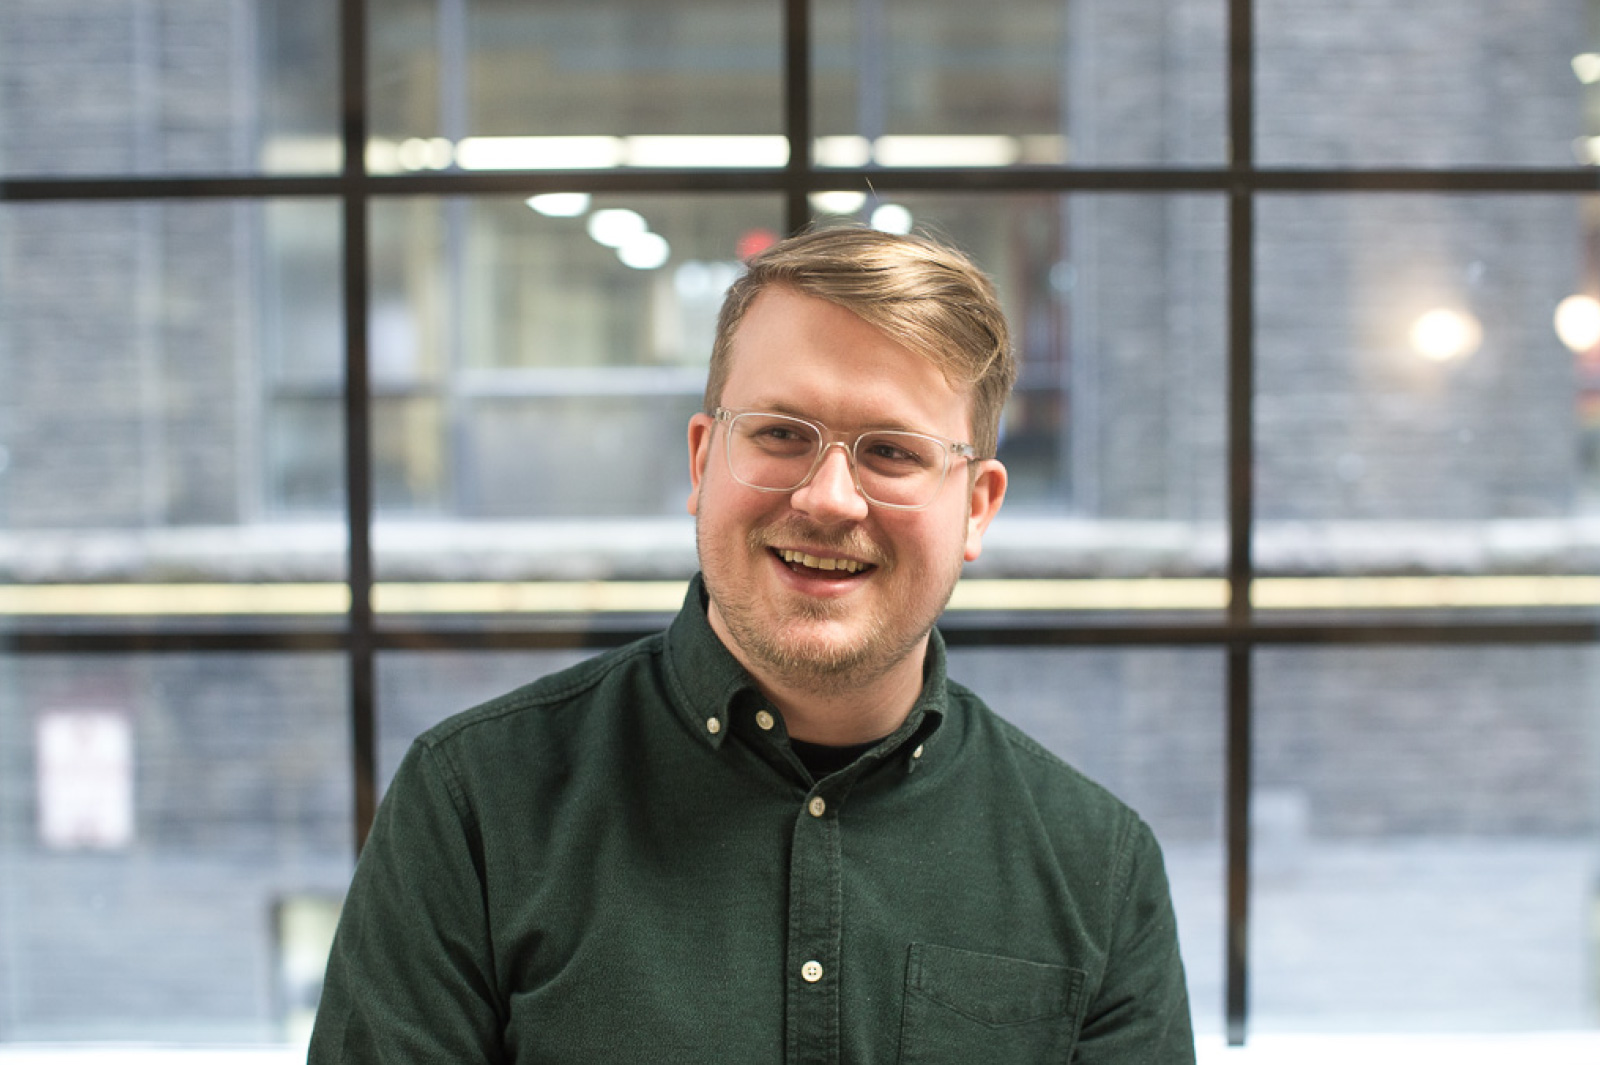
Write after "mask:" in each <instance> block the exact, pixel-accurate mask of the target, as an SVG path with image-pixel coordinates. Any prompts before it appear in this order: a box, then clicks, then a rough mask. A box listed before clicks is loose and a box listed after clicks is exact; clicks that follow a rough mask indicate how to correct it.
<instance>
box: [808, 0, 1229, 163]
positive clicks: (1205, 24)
mask: <svg viewBox="0 0 1600 1065" xmlns="http://www.w3.org/2000/svg"><path fill="white" fill-rule="evenodd" d="M1225 15H1226V9H1225V5H1224V4H1222V3H1220V2H1217V0H1204V2H1201V3H1190V4H1177V3H1171V2H1168V0H1138V2H1136V3H1129V2H1127V0H1115V2H1113V0H1087V2H1082V3H1076V2H1075V3H1071V4H1062V3H1054V2H1045V0H1013V2H1008V3H1005V4H995V5H984V4H971V3H956V2H953V0H938V2H935V3H928V2H926V0H916V2H913V0H817V3H816V4H815V5H814V14H813V16H812V36H813V41H814V48H815V60H814V66H813V79H814V82H815V85H814V91H815V108H816V132H817V134H818V137H819V139H818V141H817V143H816V148H815V155H816V159H817V162H818V163H819V164H820V165H822V166H865V165H867V164H869V163H874V164H877V165H880V166H890V167H894V166H919V167H920V166H961V167H968V166H978V167H983V166H991V167H992V166H1011V165H1017V164H1034V165H1052V164H1056V165H1059V164H1063V163H1066V164H1074V165H1077V164H1082V165H1096V166H1106V165H1126V166H1132V165H1137V166H1193V165H1200V164H1208V163H1209V164H1218V163H1221V162H1223V129H1224V123H1223V118H1224V104H1223V89H1224V78H1223V70H1224V66H1223V60H1224V56H1225V35H1224V30H1225V26H1226V19H1225Z"/></svg>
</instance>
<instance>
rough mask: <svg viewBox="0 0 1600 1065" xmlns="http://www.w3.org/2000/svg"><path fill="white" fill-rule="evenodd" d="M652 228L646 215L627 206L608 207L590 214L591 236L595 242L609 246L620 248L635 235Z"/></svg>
mask: <svg viewBox="0 0 1600 1065" xmlns="http://www.w3.org/2000/svg"><path fill="white" fill-rule="evenodd" d="M649 229H650V225H649V223H648V222H646V221H645V220H644V216H643V215H641V214H640V213H639V212H638V211H630V210H628V209H627V208H626V207H608V208H606V209H605V210H603V211H596V212H595V213H594V214H592V215H590V216H589V224H588V230H589V236H591V237H593V238H594V240H595V243H597V244H604V245H605V246H606V247H608V248H620V247H622V245H624V244H626V243H627V242H628V241H629V240H630V239H632V238H633V237H636V236H638V235H639V234H640V233H646V232H648V231H649Z"/></svg>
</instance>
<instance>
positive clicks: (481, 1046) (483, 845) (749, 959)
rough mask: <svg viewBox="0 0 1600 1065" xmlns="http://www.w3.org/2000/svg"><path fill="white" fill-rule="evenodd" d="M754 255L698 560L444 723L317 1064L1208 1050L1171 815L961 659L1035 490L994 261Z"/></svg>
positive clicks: (968, 1057) (395, 809) (342, 956)
mask: <svg viewBox="0 0 1600 1065" xmlns="http://www.w3.org/2000/svg"><path fill="white" fill-rule="evenodd" d="M748 265H749V269H748V272H747V273H746V274H745V275H744V276H743V277H742V278H741V279H740V280H739V281H738V282H736V283H735V284H734V286H733V287H732V288H731V289H730V291H729V294H728V297H727V301H726V303H725V305H724V308H723V312H722V316H721V319H720V321H719V324H718V336H717V340H716V344H715V348H714V351H713V355H712V363H711V372H710V380H709V382H708V385H707V390H706V403H705V410H704V412H703V413H700V414H696V415H695V416H694V417H693V418H692V419H691V420H690V423H689V439H688V443H689V459H690V475H691V478H692V481H693V493H692V496H691V498H690V500H689V511H690V512H691V513H692V514H694V515H695V518H696V527H697V535H698V544H699V553H700V563H701V568H702V576H701V577H698V578H696V580H694V581H693V582H692V583H691V585H690V589H689V593H688V596H687V598H686V600H685V602H684V606H683V609H682V612H681V613H680V614H679V615H678V617H677V619H676V620H675V621H674V622H673V624H672V626H671V627H670V628H669V629H668V630H667V631H666V632H665V633H663V634H661V635H658V636H656V637H652V638H650V639H647V640H644V641H642V642H640V643H638V644H635V645H632V646H630V647H626V648H623V649H621V650H618V651H614V652H611V653H608V654H604V655H601V656H599V657H597V658H595V659H592V660H590V661H588V662H587V663H584V664H582V665H579V666H577V667H575V668H573V669H569V670H566V671H564V672H562V673H558V674H555V675H554V676H550V677H546V678H544V679H543V680H541V681H538V682H536V683H534V684H532V685H530V686H529V687H526V688H523V689H521V690H519V691H517V692H514V693H512V694H510V695H507V696H504V697H502V698H501V699H498V700H496V701H494V702H492V703H489V704H487V705H486V706H483V707H480V708H478V709H477V710H474V711H470V712H468V713H467V714H464V715H461V716H458V717H455V718H452V719H450V720H449V721H446V722H445V723H444V724H442V725H439V726H438V727H436V728H434V729H433V730H431V731H430V732H428V733H427V734H425V735H424V736H422V737H421V738H420V739H419V740H418V741H417V742H416V744H415V745H414V746H413V747H412V749H411V751H410V753H409V754H408V755H407V757H406V760H405V762H404V763H403V764H402V766H401V768H400V769H399V771H398V773H397V774H396V777H395V780H394V782H393V784H392V785H391V787H390V788H389V791H388V794H387V796H386V797H385V799H384V802H383V805H382V807H381V809H380V811H379V814H378V818H377V821H376V823H375V825H374V826H373V832H372V835H371V838H370V839H369V841H368V843H367V846H366V849H365V851H364V852H363V854H362V856H361V860H360V862H359V864H358V866H357V869H356V875H355V879H354V881H353V883H352V885H351V888H350V893H349V896H348V898H347V900H346V903H345V909H344V913H343V915H342V917H341V920H340V926H339V932H338V936H337V938H336V941H335V943H334V948H333V953H332V957H331V958H330V961H329V965H328V977H327V982H326V985H325V988H324V992H323V999H322V1006H321V1009H320V1011H319V1013H318V1018H317V1025H316V1030H315V1034H314V1036H313V1039H312V1044H311V1055H310V1059H311V1061H312V1062H313V1063H319V1065H320V1063H333V1062H395V1063H399V1062H407V1063H410V1062H457V1063H464V1062H539V1063H545V1062H606V1063H619V1062H652V1063H659V1062H696V1063H706V1062H713V1063H721V1062H728V1063H739V1065H744V1063H750V1062H788V1063H801V1062H805V1063H809V1062H817V1063H843V1065H857V1063H860V1065H866V1063H880V1062H881V1063H889V1065H892V1063H896V1062H901V1063H910V1062H923V1063H930V1062H931V1063H938V1062H950V1063H961V1065H973V1063H985V1065H997V1063H998V1065H1006V1063H1013V1062H1061V1063H1065V1062H1077V1063H1081V1065H1096V1063H1131V1062H1151V1063H1158V1065H1171V1063H1182V1062H1190V1061H1192V1060H1193V1054H1194V1048H1193V1039H1192V1036H1191V1033H1190V1022H1189V1014H1188V1003H1187V998H1186V994H1185V989H1184V980H1183V967H1182V963H1181V962H1180V960H1179V956H1178V947H1177V938H1176V929H1175V925H1174V920H1173V914H1172V907H1171V903H1170V899H1169V896H1168V890H1167V884H1166V879H1165V874H1164V872H1163V871H1162V865H1161V857H1160V852H1159V850H1158V848H1157V846H1156V844H1155V841H1154V840H1153V838H1152V836H1151V834H1150V832H1149V830H1148V828H1146V827H1145V825H1144V823H1143V822H1142V821H1140V820H1139V819H1138V818H1137V817H1136V816H1135V815H1134V814H1133V813H1132V812H1130V811H1129V810H1128V809H1127V808H1126V807H1124V806H1122V805H1121V804H1120V803H1119V802H1117V801H1116V800H1115V799H1113V798H1112V797H1111V796H1109V795H1108V794H1107V793H1105V792H1104V791H1102V790H1100V789H1099V788H1097V787H1096V786H1094V785H1093V784H1090V783H1089V782H1088V781H1086V780H1085V779H1084V778H1082V777H1081V776H1079V775H1078V774H1077V773H1075V772H1074V771H1073V770H1072V769H1070V768H1068V767H1067V766H1066V765H1064V764H1063V763H1062V762H1060V761H1059V760H1057V759H1056V758H1055V757H1053V756H1052V755H1050V754H1049V753H1047V752H1046V751H1045V750H1043V749H1042V748H1040V747H1039V746H1038V745H1036V744H1035V743H1033V742H1032V741H1030V740H1029V739H1027V738H1026V737H1024V736H1023V735H1022V734H1020V733H1019V732H1017V731H1016V730H1015V729H1014V728H1012V727H1011V726H1009V725H1007V724H1005V723H1003V722H1002V721H1000V720H999V719H998V718H996V717H995V716H994V715H993V714H992V713H991V712H990V711H989V710H988V709H987V708H986V707H985V706H984V705H983V704H982V703H981V702H979V701H978V699H977V698H976V697H975V696H974V695H973V694H972V693H970V692H968V691H967V690H966V689H964V688H962V687H960V686H959V685H957V684H955V683H953V682H950V681H947V680H946V678H945V651H944V645H943V642H942V640H941V639H940V637H939V636H938V634H937V632H936V631H935V630H934V628H933V624H934V621H935V619H936V618H937V617H938V615H939V614H940V612H941V611H942V610H943V608H944V605H945V603H946V601H947V600H948V598H949V596H950V592H951V590H952V588H953V587H954V585H955V582H956V579H957V577H958V576H959V573H960V570H961V566H962V563H963V561H964V560H972V559H975V558H977V557H978V553H979V551H980V549H981V547H982V541H983V534H984V532H985V530H986V529H987V528H988V526H989V523H990V522H991V521H992V520H993V518H994V516H995V513H996V512H997V511H998V510H999V508H1000V504H1001V500H1002V499H1003V498H1004V496H1005V489H1006V471H1005V468H1004V467H1003V466H1002V465H1001V464H1000V463H999V462H998V461H996V460H995V459H994V457H993V456H994V452H995V441H996V437H997V435H998V424H999V417H1000V410H1001V407H1002V405H1003V404H1004V402H1005V399H1006V395H1007V393H1008V392H1009V390H1010V386H1011V383H1012V381H1013V379H1014V377H1015V369H1014V363H1013V361H1012V357H1011V354H1010V351H1009V340H1008V336H1007V331H1006V327H1005V322H1004V319H1003V316H1002V315H1001V312H1000V310H999V307H998V304H997V302H996V299H995V296H994V293H993V291H992V289H991V287H990V285H989V283H988V281H987V280H986V279H985V278H984V277H983V276H982V275H981V274H979V273H978V271H977V270H976V269H975V268H973V267H972V266H971V264H970V263H968V262H967V261H966V260H965V259H964V258H962V257H961V256H960V255H958V254H957V253H955V252H953V251H950V250H948V249H945V248H943V247H940V246H938V245H935V244H932V243H929V242H925V241H922V240H919V239H914V238H905V237H893V236H888V235H885V234H882V233H876V232H873V231H870V230H860V229H832V230H819V231H814V232H811V233H808V234H805V235H802V236H800V237H797V238H793V239H791V240H789V241H786V242H782V243H779V244H778V245H776V246H775V247H773V248H771V249H769V250H768V251H767V252H765V253H763V254H762V255H760V256H758V257H757V258H755V259H754V260H752V261H751V262H750V263H749V264H748ZM1063 712H1067V708H1066V707H1065V706H1064V707H1063Z"/></svg>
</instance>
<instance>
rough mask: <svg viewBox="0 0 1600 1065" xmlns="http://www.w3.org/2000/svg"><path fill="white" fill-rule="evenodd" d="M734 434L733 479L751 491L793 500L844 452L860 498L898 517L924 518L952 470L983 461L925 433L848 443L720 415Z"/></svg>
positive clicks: (869, 435) (804, 425)
mask: <svg viewBox="0 0 1600 1065" xmlns="http://www.w3.org/2000/svg"><path fill="white" fill-rule="evenodd" d="M714 416H715V417H716V419H717V420H718V421H719V422H722V423H723V424H724V425H726V426H727V429H728V432H727V443H726V445H725V447H724V450H725V451H726V452H727V456H728V472H729V473H731V474H733V479H734V480H736V481H738V482H739V483H740V484H742V485H744V486H745V487H747V488H754V489H756V490H757V491H760V492H792V491H794V490H795V489H797V488H800V487H802V486H803V485H805V484H806V482H808V481H810V480H811V478H812V475H814V474H815V473H816V472H817V468H818V467H819V466H821V465H822V456H823V455H825V454H827V451H828V448H830V447H838V448H843V449H844V453H845V455H846V457H847V458H848V459H849V466H850V476H851V477H852V478H854V480H855V485H856V490H857V491H859V492H860V493H861V494H862V496H863V497H865V499H866V500H867V502H869V503H873V504H876V505H877V506H880V507H891V508H893V509H895V510H920V509H922V508H923V507H925V506H927V505H928V504H929V503H932V502H933V501H934V499H935V498H937V497H938V495H939V489H940V488H941V487H942V486H943V485H944V478H945V474H947V473H948V472H950V463H951V462H952V461H953V460H955V459H957V458H963V459H967V460H968V461H970V460H972V459H975V458H977V457H978V453H977V451H976V450H974V449H973V447H972V445H971V444H956V443H952V442H951V441H949V440H941V439H939V438H938V437H937V436H929V435H927V434H926V433H913V432H907V431H905V430H900V429H869V430H867V431H866V432H864V433H861V434H859V435H858V436H856V438H855V439H854V440H848V438H846V437H843V436H842V435H841V434H839V433H835V432H833V431H832V430H830V429H829V428H828V427H827V426H825V425H821V424H819V423H817V422H812V421H807V420H806V419H804V418H795V417H792V416H790V415H788V414H770V413H767V412H766V411H755V410H729V409H728V408H727V407H718V408H717V410H716V412H715V415H714Z"/></svg>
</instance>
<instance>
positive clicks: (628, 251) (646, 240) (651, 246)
mask: <svg viewBox="0 0 1600 1065" xmlns="http://www.w3.org/2000/svg"><path fill="white" fill-rule="evenodd" d="M671 255H672V247H671V245H669V244H668V243H667V239H666V238H665V237H663V236H662V235H661V234H659V233H650V232H645V233H635V234H633V235H632V236H630V237H628V238H627V239H626V240H624V241H623V242H622V243H621V244H620V245H619V246H618V247H617V258H618V259H621V260H622V265H623V266H626V267H629V268H631V269H634V270H655V269H657V268H659V267H661V266H664V265H666V262H667V259H668V258H670V257H671Z"/></svg>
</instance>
